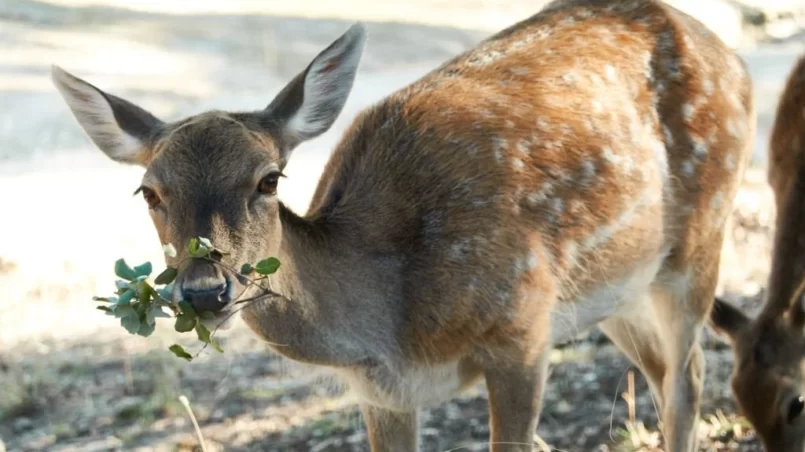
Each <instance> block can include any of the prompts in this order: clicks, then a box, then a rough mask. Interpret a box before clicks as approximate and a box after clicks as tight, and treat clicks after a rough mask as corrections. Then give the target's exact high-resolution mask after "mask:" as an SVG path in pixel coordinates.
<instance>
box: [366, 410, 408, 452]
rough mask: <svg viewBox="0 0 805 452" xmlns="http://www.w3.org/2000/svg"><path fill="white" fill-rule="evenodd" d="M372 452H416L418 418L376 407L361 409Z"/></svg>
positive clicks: (406, 413)
mask: <svg viewBox="0 0 805 452" xmlns="http://www.w3.org/2000/svg"><path fill="white" fill-rule="evenodd" d="M361 412H362V413H363V419H364V422H365V424H366V430H367V433H368V437H369V445H370V446H371V448H372V452H418V451H419V416H418V413H417V412H416V411H414V412H399V411H391V410H387V409H384V408H378V407H376V406H370V405H363V406H362V407H361Z"/></svg>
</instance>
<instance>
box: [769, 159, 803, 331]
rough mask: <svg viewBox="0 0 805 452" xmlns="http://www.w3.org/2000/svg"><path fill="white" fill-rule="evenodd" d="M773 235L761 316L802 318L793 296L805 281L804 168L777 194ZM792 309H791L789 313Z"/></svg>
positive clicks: (797, 301) (800, 310)
mask: <svg viewBox="0 0 805 452" xmlns="http://www.w3.org/2000/svg"><path fill="white" fill-rule="evenodd" d="M776 196H778V197H782V199H780V200H778V203H777V205H778V212H777V219H776V223H777V225H776V231H775V236H774V245H773V246H774V250H773V253H772V255H773V256H774V260H773V261H772V266H771V270H770V273H769V282H768V292H767V295H766V304H765V305H764V307H763V311H762V312H761V316H762V317H763V318H764V319H766V320H771V319H774V318H776V317H779V316H782V315H784V314H786V313H791V314H794V315H798V316H801V315H802V309H801V308H799V307H796V306H793V305H792V302H793V303H799V300H792V299H791V298H792V296H793V295H794V293H795V291H796V290H797V288H798V287H799V285H800V283H801V282H802V281H803V277H805V229H803V228H805V168H803V169H800V170H799V171H797V174H796V175H795V176H794V178H793V180H792V182H791V183H790V184H789V187H788V189H787V190H786V191H784V192H782V193H777V194H776ZM792 308H793V309H792Z"/></svg>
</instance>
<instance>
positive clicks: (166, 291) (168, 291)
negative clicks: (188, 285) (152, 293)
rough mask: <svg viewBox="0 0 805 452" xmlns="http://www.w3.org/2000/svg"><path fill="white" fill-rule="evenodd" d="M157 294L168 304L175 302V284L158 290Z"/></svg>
mask: <svg viewBox="0 0 805 452" xmlns="http://www.w3.org/2000/svg"><path fill="white" fill-rule="evenodd" d="M157 294H159V296H160V297H162V298H163V299H164V300H165V301H167V302H170V301H171V300H173V283H170V284H168V285H167V286H165V287H161V288H159V289H157Z"/></svg>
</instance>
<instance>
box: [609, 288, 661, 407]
mask: <svg viewBox="0 0 805 452" xmlns="http://www.w3.org/2000/svg"><path fill="white" fill-rule="evenodd" d="M645 301H646V303H641V304H640V305H636V307H635V309H633V310H630V311H629V312H628V313H625V314H623V315H619V316H617V317H610V318H608V319H607V320H604V321H602V322H601V323H599V324H598V327H599V328H600V329H601V331H603V332H604V334H606V335H607V337H608V338H609V339H610V340H611V341H612V342H613V343H614V344H615V345H616V346H617V347H618V348H619V349H620V350H621V352H623V353H624V354H625V355H626V356H628V357H629V359H630V360H631V361H632V363H633V364H634V365H635V366H637V367H638V368H639V369H640V372H641V373H642V374H643V375H644V376H645V377H646V379H647V380H648V384H649V388H650V389H651V393H652V395H653V396H654V408H655V409H656V410H657V415H658V416H661V413H662V410H663V407H664V406H665V404H664V397H663V392H662V388H663V386H662V382H663V378H664V376H665V369H666V367H667V366H666V362H665V354H664V348H663V344H662V338H661V337H660V333H659V329H660V326H659V322H658V321H657V316H656V314H655V313H654V309H653V306H652V304H651V300H650V296H648V295H646V300H645Z"/></svg>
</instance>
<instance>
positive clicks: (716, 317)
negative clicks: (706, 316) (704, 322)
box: [710, 297, 750, 341]
mask: <svg viewBox="0 0 805 452" xmlns="http://www.w3.org/2000/svg"><path fill="white" fill-rule="evenodd" d="M749 323H750V320H749V317H747V316H746V314H744V313H743V312H742V311H741V310H740V309H738V308H736V307H735V306H733V305H731V304H730V303H728V302H726V301H725V300H722V299H721V298H719V297H715V302H714V303H713V309H712V310H711V311H710V325H711V326H712V327H713V329H714V330H715V331H716V332H717V333H719V334H722V335H725V336H727V337H728V338H729V339H730V340H731V341H734V340H735V337H736V336H737V335H738V333H739V332H741V331H742V330H743V329H744V328H745V327H746V326H747V325H749Z"/></svg>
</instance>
